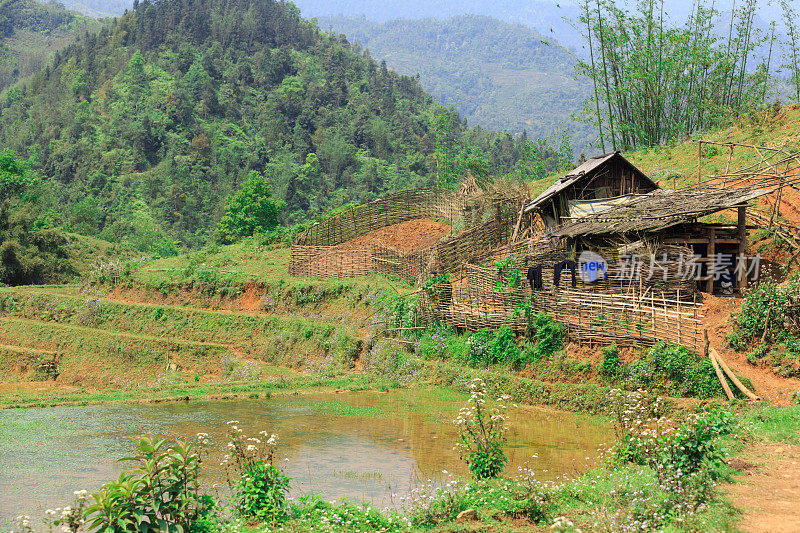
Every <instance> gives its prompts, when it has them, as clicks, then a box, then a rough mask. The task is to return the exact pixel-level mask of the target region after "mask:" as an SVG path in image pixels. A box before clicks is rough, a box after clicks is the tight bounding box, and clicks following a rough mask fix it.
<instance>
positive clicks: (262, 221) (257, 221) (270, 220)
mask: <svg viewBox="0 0 800 533" xmlns="http://www.w3.org/2000/svg"><path fill="white" fill-rule="evenodd" d="M285 208H286V203H285V202H283V201H282V200H274V199H273V198H272V190H271V189H270V186H269V184H268V183H267V181H266V179H264V176H263V175H261V174H260V173H259V172H257V171H254V170H251V171H250V175H249V176H248V178H247V180H246V181H245V182H244V183H242V187H241V189H239V190H238V191H237V192H236V193H235V194H233V195H232V196H231V197H229V198H228V200H227V201H226V203H225V214H224V215H223V216H222V219H221V220H220V221H219V225H218V226H217V230H216V237H217V240H218V241H219V242H221V243H223V244H230V243H233V242H236V241H238V240H239V239H241V238H242V237H249V236H251V235H253V234H254V233H268V232H269V231H270V230H272V229H273V228H275V227H276V226H277V225H278V223H279V220H278V216H279V215H280V213H281V212H282V211H283V210H284V209H285Z"/></svg>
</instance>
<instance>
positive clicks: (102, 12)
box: [62, 0, 133, 17]
mask: <svg viewBox="0 0 800 533" xmlns="http://www.w3.org/2000/svg"><path fill="white" fill-rule="evenodd" d="M62 3H63V4H64V5H65V6H66V7H67V8H68V9H72V10H73V11H79V12H81V13H83V14H84V15H88V16H90V17H108V16H119V15H122V14H123V13H125V10H126V9H133V0H64V1H63V2H62Z"/></svg>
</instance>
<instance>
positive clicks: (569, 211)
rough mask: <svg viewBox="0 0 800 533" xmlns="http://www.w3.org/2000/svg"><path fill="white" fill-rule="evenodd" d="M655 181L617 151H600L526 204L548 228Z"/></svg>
mask: <svg viewBox="0 0 800 533" xmlns="http://www.w3.org/2000/svg"><path fill="white" fill-rule="evenodd" d="M656 189H658V185H657V184H656V183H655V182H653V180H651V179H650V178H648V177H647V176H646V175H645V174H644V172H642V171H641V170H639V169H638V168H636V166H635V165H633V163H631V162H630V161H628V160H627V159H625V158H624V157H623V156H622V154H621V153H619V152H611V153H610V154H605V155H599V156H596V157H593V158H591V159H589V160H588V161H586V162H585V163H583V164H581V165H580V166H578V167H577V168H576V169H575V170H573V171H571V172H570V173H569V174H567V175H566V176H564V177H563V178H561V179H560V180H558V181H557V182H556V183H554V184H553V185H551V186H550V187H548V188H547V189H546V190H545V191H544V192H542V194H540V195H539V196H537V197H536V199H534V200H533V201H532V202H531V203H530V204H528V206H527V207H526V208H525V214H531V213H538V214H539V215H540V216H541V217H542V220H543V221H544V224H545V226H546V227H547V228H552V227H555V226H559V225H561V224H563V223H565V222H568V221H569V220H571V219H575V218H582V217H584V216H586V215H587V214H592V213H598V212H600V211H603V210H604V209H607V208H609V207H612V206H614V205H619V204H620V203H624V202H627V201H628V200H630V199H631V198H633V197H635V196H637V195H641V194H646V193H649V192H652V191H654V190H656Z"/></svg>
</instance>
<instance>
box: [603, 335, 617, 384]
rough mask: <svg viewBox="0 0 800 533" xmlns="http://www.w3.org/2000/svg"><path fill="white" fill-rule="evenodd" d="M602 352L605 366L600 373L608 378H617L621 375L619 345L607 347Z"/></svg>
mask: <svg viewBox="0 0 800 533" xmlns="http://www.w3.org/2000/svg"><path fill="white" fill-rule="evenodd" d="M600 351H601V353H602V354H603V364H602V365H601V366H600V373H601V374H603V375H604V376H606V377H615V376H616V375H617V374H619V350H617V343H614V344H612V345H611V346H606V347H605V348H603V349H602V350H600Z"/></svg>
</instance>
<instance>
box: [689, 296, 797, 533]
mask: <svg viewBox="0 0 800 533" xmlns="http://www.w3.org/2000/svg"><path fill="white" fill-rule="evenodd" d="M704 298H705V302H706V305H705V308H704V315H705V319H704V324H703V326H704V327H705V328H708V340H709V343H710V346H711V347H712V348H715V349H716V350H717V352H718V353H719V354H720V355H721V356H722V357H723V358H724V359H725V361H726V362H727V363H728V365H730V367H731V370H733V371H734V372H735V373H736V374H739V375H740V376H744V377H746V378H748V379H750V380H751V381H752V382H753V386H754V387H755V389H756V390H755V393H756V394H757V395H759V396H760V397H761V398H763V399H764V400H767V401H770V402H773V403H776V404H779V405H788V404H789V403H790V402H791V401H792V395H793V394H794V393H795V391H800V380H798V379H790V378H782V377H780V376H777V375H775V374H774V373H773V372H772V370H771V369H769V368H758V367H755V366H753V365H751V364H750V363H748V362H747V359H746V358H745V357H746V354H744V353H737V352H735V351H733V350H731V349H730V348H728V347H726V344H725V336H726V335H727V334H728V333H730V332H731V324H732V323H731V314H732V313H733V312H735V311H736V310H737V309H738V308H739V306H740V305H741V303H742V300H741V298H734V297H720V296H709V295H705V296H704ZM798 531H800V526H799V527H798Z"/></svg>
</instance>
